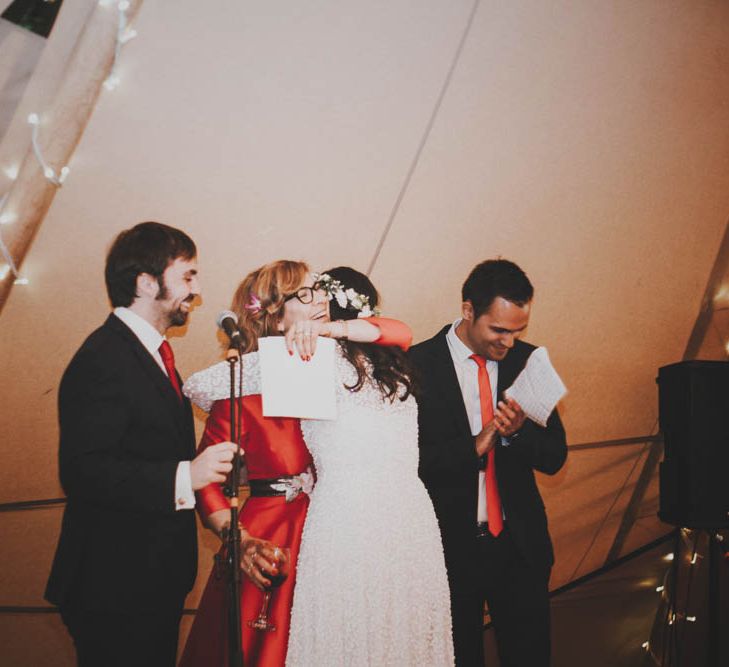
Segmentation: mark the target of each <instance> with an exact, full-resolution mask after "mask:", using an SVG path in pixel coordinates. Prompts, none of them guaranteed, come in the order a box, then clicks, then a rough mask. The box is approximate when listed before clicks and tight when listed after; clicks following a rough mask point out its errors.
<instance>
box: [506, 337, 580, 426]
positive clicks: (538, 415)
mask: <svg viewBox="0 0 729 667" xmlns="http://www.w3.org/2000/svg"><path fill="white" fill-rule="evenodd" d="M566 393H567V387H565V385H564V383H563V382H562V380H561V378H560V377H559V375H557V371H555V370H554V367H553V366H552V363H551V362H550V360H549V355H548V354H547V349H546V348H545V347H538V348H537V349H536V350H534V352H532V353H531V355H530V356H529V360H528V361H527V363H526V366H524V369H523V370H522V372H521V373H519V376H518V377H517V378H516V380H514V384H512V385H511V387H509V388H508V389H507V390H506V391H505V392H504V395H505V396H506V398H507V399H508V401H509V403H510V404H511V403H512V402H514V401H515V402H516V404H517V405H516V407H517V408H519V409H520V410H522V411H523V414H524V415H526V417H528V418H529V419H531V420H532V421H534V422H536V423H537V424H539V425H540V426H546V425H547V419H549V415H551V414H552V411H553V410H554V408H555V407H556V406H557V403H559V401H560V400H561V399H562V398H563V397H564V395H565V394H566ZM501 405H502V403H501V402H500V403H499V407H500V408H501ZM511 409H512V411H513V410H514V408H513V406H512V408H511ZM497 414H498V412H497ZM517 414H518V412H517ZM523 423H524V422H523V421H522V424H523ZM519 428H521V425H520V427H519ZM517 430H518V429H517ZM499 432H501V429H500V431H499ZM515 432H516V431H512V432H511V433H509V434H507V433H502V435H513V433H515Z"/></svg>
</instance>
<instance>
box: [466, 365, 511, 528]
mask: <svg viewBox="0 0 729 667" xmlns="http://www.w3.org/2000/svg"><path fill="white" fill-rule="evenodd" d="M471 359H473V360H474V361H475V362H476V363H477V364H478V393H479V397H480V399H481V424H482V426H486V424H488V423H489V422H490V421H491V420H492V419H493V418H494V403H493V398H492V395H491V382H490V380H489V373H488V371H487V370H486V359H484V358H483V357H481V356H479V355H478V354H472V355H471ZM495 458H496V448H495V447H492V448H491V449H490V450H489V453H488V458H487V459H486V475H485V477H486V515H487V519H488V522H489V532H490V533H491V534H492V535H493V536H494V537H498V535H499V533H500V532H501V531H502V529H503V528H504V515H503V514H502V511H501V497H500V496H499V486H498V484H497V483H496V463H495V460H494V459H495Z"/></svg>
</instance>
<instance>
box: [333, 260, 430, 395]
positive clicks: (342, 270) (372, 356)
mask: <svg viewBox="0 0 729 667" xmlns="http://www.w3.org/2000/svg"><path fill="white" fill-rule="evenodd" d="M325 273H327V274H328V275H330V276H331V277H332V278H334V279H335V280H338V281H339V282H340V283H342V285H344V289H345V290H346V289H350V288H351V289H353V290H354V291H355V292H357V293H358V294H363V295H364V296H366V297H368V298H369V305H370V308H372V309H374V308H375V307H376V306H377V305H378V303H379V301H380V295H379V294H378V293H377V290H376V289H375V286H374V285H373V284H372V281H371V280H370V279H369V278H368V277H367V276H366V275H364V274H363V273H360V272H359V271H356V270H355V269H353V268H351V267H349V266H338V267H336V268H334V269H329V270H328V271H325ZM347 306H348V307H347V308H342V307H341V306H340V305H339V304H338V303H337V301H336V299H332V300H331V301H330V302H329V314H330V317H331V319H332V320H354V319H356V318H357V315H358V313H359V311H358V310H355V309H354V308H352V307H351V305H350V303H349V301H348V302H347ZM339 344H340V345H341V346H342V349H343V351H344V356H345V357H346V358H347V360H348V361H349V362H350V363H351V364H352V366H354V368H355V370H356V371H357V382H356V383H355V384H354V385H352V386H351V387H350V386H347V389H349V390H351V391H359V390H360V389H361V388H362V386H363V385H364V383H365V381H366V380H367V375H368V372H367V370H368V369H367V363H366V362H367V361H369V362H370V364H371V365H372V377H373V379H374V380H375V382H376V383H377V386H378V387H379V389H380V391H381V392H382V395H383V396H384V397H385V398H387V399H389V400H390V402H394V401H395V399H396V398H399V399H400V400H401V401H404V400H405V399H406V398H407V397H408V396H410V395H411V394H412V395H413V396H415V397H417V396H418V383H417V379H416V374H415V370H414V368H413V366H412V364H411V363H410V360H409V359H408V357H407V355H406V354H405V352H403V351H402V350H401V349H400V348H399V347H390V346H384V345H375V344H374V343H358V342H355V341H351V340H341V341H339Z"/></svg>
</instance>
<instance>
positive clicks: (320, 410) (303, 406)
mask: <svg viewBox="0 0 729 667" xmlns="http://www.w3.org/2000/svg"><path fill="white" fill-rule="evenodd" d="M334 345H335V341H333V340H332V339H330V338H318V339H317V343H316V352H315V353H314V355H313V356H312V358H311V361H302V360H301V357H300V356H299V355H298V354H296V353H294V355H293V356H291V355H289V353H288V350H287V349H286V343H285V341H284V338H283V336H269V337H266V338H259V339H258V353H259V357H260V360H261V394H262V397H263V416H264V417H299V418H302V419H335V418H336V416H337V402H336V393H335V391H334V379H335V372H334Z"/></svg>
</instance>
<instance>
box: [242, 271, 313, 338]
mask: <svg viewBox="0 0 729 667" xmlns="http://www.w3.org/2000/svg"><path fill="white" fill-rule="evenodd" d="M308 273H309V267H308V265H307V264H306V263H304V262H296V261H293V260H288V259H281V260H278V261H276V262H270V263H269V264H265V265H264V266H261V267H260V268H258V269H256V270H255V271H251V273H249V274H248V275H247V276H246V277H245V278H243V281H242V282H241V284H240V285H238V289H236V290H235V294H234V295H233V303H232V304H231V306H230V307H231V310H232V311H233V312H234V313H235V314H236V315H237V316H238V328H239V329H240V332H241V336H242V337H243V341H244V344H243V352H254V351H256V350H257V349H258V339H259V338H260V337H262V336H276V335H279V334H280V333H281V332H280V331H279V330H278V325H279V323H280V322H281V320H282V318H283V311H284V305H285V304H284V297H285V296H287V295H289V294H292V293H293V292H295V291H296V290H297V289H299V287H301V286H302V285H303V284H304V281H305V280H306V276H307V274H308ZM259 305H260V309H259Z"/></svg>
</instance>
